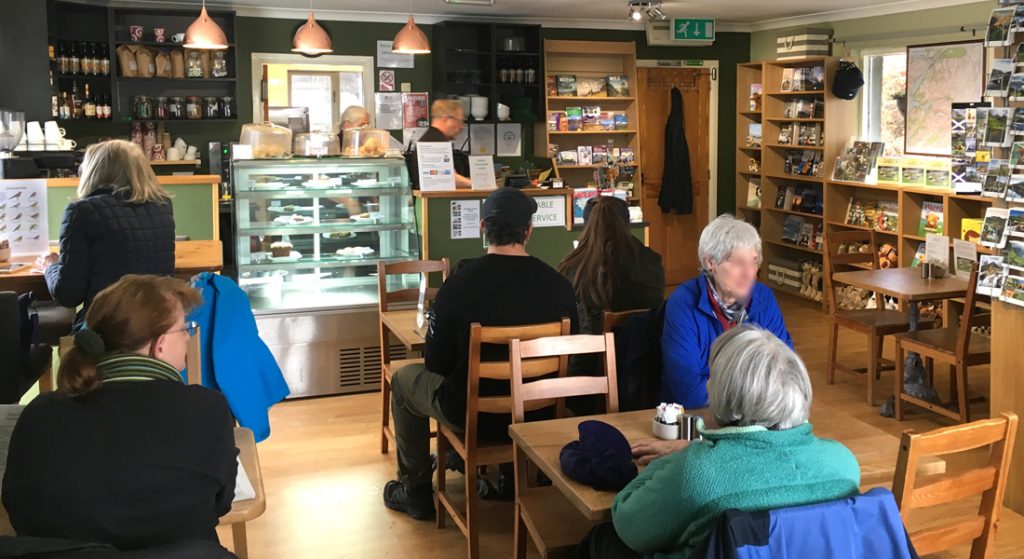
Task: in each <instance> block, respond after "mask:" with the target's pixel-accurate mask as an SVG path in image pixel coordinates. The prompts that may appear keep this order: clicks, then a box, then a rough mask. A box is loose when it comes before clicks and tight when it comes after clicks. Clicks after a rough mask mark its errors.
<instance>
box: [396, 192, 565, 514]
mask: <svg viewBox="0 0 1024 559" xmlns="http://www.w3.org/2000/svg"><path fill="white" fill-rule="evenodd" d="M536 211H537V203H536V202H535V201H534V200H533V198H530V197H529V196H527V195H526V194H524V193H523V192H522V191H520V190H518V189H515V188H502V189H499V190H497V191H495V192H493V193H492V194H491V195H490V196H488V197H487V199H486V200H485V201H484V203H483V206H482V211H481V218H482V222H481V227H482V229H483V233H484V236H485V237H486V238H487V243H488V248H487V254H486V255H485V256H483V257H481V258H477V259H475V260H473V261H472V262H470V263H469V264H467V265H466V266H465V267H463V268H462V269H460V270H459V271H457V272H455V273H454V274H453V275H452V276H451V277H449V278H448V281H446V282H445V283H444V285H442V286H441V289H440V290H439V291H438V293H437V297H436V299H435V301H434V307H433V309H432V311H433V312H432V315H431V316H430V324H429V329H428V330H427V336H426V346H425V348H424V360H425V366H424V365H408V366H405V367H402V368H401V369H398V370H397V371H395V374H394V376H393V377H392V379H391V402H392V405H391V413H392V415H393V416H394V419H395V422H394V429H395V440H396V443H397V445H396V446H397V447H398V480H396V481H389V482H388V483H387V485H385V486H384V505H385V506H387V507H388V508H390V509H393V510H397V511H400V512H404V513H406V514H408V515H409V516H411V517H412V518H415V519H416V520H429V519H431V518H433V517H434V515H435V511H434V497H433V487H432V485H431V473H432V463H431V459H430V423H429V418H431V417H433V418H434V419H436V420H437V421H439V422H441V423H443V424H444V425H445V426H447V427H448V428H450V429H452V430H453V431H456V432H459V431H462V429H463V427H464V423H465V418H466V394H467V390H468V387H467V377H468V369H469V329H470V326H471V325H472V324H473V323H476V322H478V323H480V324H481V325H483V326H516V325H527V324H541V323H547V322H557V321H560V320H562V318H569V319H570V320H571V321H572V324H573V331H574V332H575V331H577V329H578V324H577V323H578V322H579V319H578V317H577V313H576V298H575V296H573V293H572V285H570V284H569V282H568V281H567V280H566V279H565V278H564V277H562V276H561V275H559V274H558V272H556V271H555V270H554V269H553V268H551V267H550V266H548V265H547V264H545V263H544V262H542V261H541V260H540V259H537V258H534V257H532V256H530V255H529V254H527V252H526V243H527V242H528V241H529V239H530V234H531V233H532V232H533V228H532V227H531V221H532V218H533V214H534V212H536ZM481 353H482V355H481V357H482V359H483V360H484V361H495V360H502V359H508V351H507V349H506V348H498V347H494V346H485V347H484V348H482V350H481ZM508 388H509V387H508V383H507V382H506V383H502V382H499V381H492V380H488V379H482V380H481V381H480V394H481V395H483V396H494V395H499V394H506V395H507V394H508ZM480 419H481V421H480V423H479V436H480V438H482V439H485V440H493V439H496V438H499V437H500V438H507V437H508V434H507V433H508V426H509V424H510V423H511V415H505V416H499V415H490V414H487V415H484V416H481V418H480ZM439 467H444V464H443V462H442V464H441V465H440V466H439ZM509 483H511V480H509Z"/></svg>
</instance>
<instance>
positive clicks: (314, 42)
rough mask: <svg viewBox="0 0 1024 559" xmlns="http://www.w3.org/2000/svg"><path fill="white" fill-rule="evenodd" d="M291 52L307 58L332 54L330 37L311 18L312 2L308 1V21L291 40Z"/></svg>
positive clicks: (332, 47)
mask: <svg viewBox="0 0 1024 559" xmlns="http://www.w3.org/2000/svg"><path fill="white" fill-rule="evenodd" d="M292 52H298V53H302V54H305V55H307V56H320V55H321V54H327V53H330V52H334V46H333V45H332V44H331V37H330V35H328V34H327V31H324V28H323V27H320V24H319V23H317V22H316V20H315V19H314V18H313V0H309V19H307V20H306V23H303V24H302V26H301V27H299V30H298V31H296V32H295V38H293V39H292Z"/></svg>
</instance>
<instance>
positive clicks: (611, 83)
mask: <svg viewBox="0 0 1024 559" xmlns="http://www.w3.org/2000/svg"><path fill="white" fill-rule="evenodd" d="M605 82H606V87H607V95H608V97H629V78H627V77H626V76H624V75H621V74H616V75H611V76H608V77H607V78H605Z"/></svg>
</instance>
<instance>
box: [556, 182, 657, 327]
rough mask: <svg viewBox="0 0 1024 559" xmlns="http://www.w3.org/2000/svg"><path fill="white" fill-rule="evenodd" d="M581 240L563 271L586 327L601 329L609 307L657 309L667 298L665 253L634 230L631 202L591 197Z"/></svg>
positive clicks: (563, 262)
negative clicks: (633, 231)
mask: <svg viewBox="0 0 1024 559" xmlns="http://www.w3.org/2000/svg"><path fill="white" fill-rule="evenodd" d="M584 220H585V222H586V225H585V226H584V227H583V233H582V234H581V235H580V242H579V245H578V246H577V247H576V249H575V250H573V251H572V252H570V253H569V255H568V256H566V257H565V259H563V260H562V263H561V264H559V265H558V271H559V272H561V273H562V275H564V276H566V277H567V278H569V281H571V282H572V287H573V291H575V292H576V300H577V302H578V303H579V312H580V333H582V334H600V333H601V332H602V331H603V324H602V322H603V320H604V312H605V311H615V312H618V311H627V310H633V309H653V308H657V307H658V305H660V304H661V302H662V301H663V300H664V298H665V269H664V268H663V267H662V265H661V255H659V254H658V253H657V252H654V251H653V250H651V249H650V248H648V247H646V246H644V244H643V243H642V242H640V239H637V238H636V237H634V236H633V233H632V232H631V231H630V230H629V206H627V205H626V203H625V202H623V201H622V200H619V199H618V198H615V197H612V196H599V197H597V198H593V199H592V200H591V201H589V202H588V203H587V208H586V211H585V216H584Z"/></svg>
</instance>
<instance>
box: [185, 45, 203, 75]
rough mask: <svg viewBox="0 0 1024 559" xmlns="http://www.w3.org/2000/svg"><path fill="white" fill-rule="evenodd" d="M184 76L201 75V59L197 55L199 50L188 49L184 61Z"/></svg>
mask: <svg viewBox="0 0 1024 559" xmlns="http://www.w3.org/2000/svg"><path fill="white" fill-rule="evenodd" d="M185 76H186V77H189V78H201V77H203V60H202V58H200V57H199V51H197V50H190V51H188V59H187V60H186V61H185Z"/></svg>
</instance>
